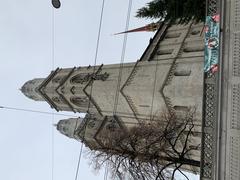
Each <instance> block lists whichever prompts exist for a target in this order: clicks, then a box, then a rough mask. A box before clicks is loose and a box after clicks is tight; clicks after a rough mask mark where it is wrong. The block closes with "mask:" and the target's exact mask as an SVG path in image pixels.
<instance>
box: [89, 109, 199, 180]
mask: <svg viewBox="0 0 240 180" xmlns="http://www.w3.org/2000/svg"><path fill="white" fill-rule="evenodd" d="M193 114H194V113H193V112H188V113H187V115H186V116H185V117H184V118H177V117H175V116H170V115H166V114H165V115H164V116H163V117H162V118H164V123H163V121H162V120H155V121H151V123H148V124H142V125H140V126H136V127H133V128H131V129H129V130H128V132H124V131H122V130H121V129H114V130H105V131H104V133H101V135H100V138H101V139H102V146H101V148H99V149H97V150H92V151H90V152H89V154H90V159H91V163H92V165H93V167H94V169H100V168H101V167H102V166H103V165H104V164H105V163H107V165H108V168H109V170H110V172H111V175H112V179H126V178H125V177H126V176H128V177H127V179H133V180H152V179H156V180H165V179H171V180H173V179H174V177H175V175H176V172H177V171H178V172H179V173H181V174H182V175H183V176H184V177H185V178H186V179H188V177H187V176H186V175H185V174H184V172H183V171H182V167H184V166H194V167H199V166H200V162H199V161H197V160H194V159H191V158H189V157H191V153H192V151H194V150H198V149H199V147H200V144H194V143H191V144H190V141H191V138H192V137H193V136H194V131H193V128H194V124H193V121H194V118H193ZM116 177H117V178H116Z"/></svg>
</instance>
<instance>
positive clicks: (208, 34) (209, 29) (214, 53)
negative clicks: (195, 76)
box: [204, 15, 220, 73]
mask: <svg viewBox="0 0 240 180" xmlns="http://www.w3.org/2000/svg"><path fill="white" fill-rule="evenodd" d="M219 18H220V17H219V15H215V16H207V17H206V24H205V60H204V72H208V71H211V72H213V73H214V72H216V71H218V56H219V34H220V29H219Z"/></svg>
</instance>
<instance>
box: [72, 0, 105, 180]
mask: <svg viewBox="0 0 240 180" xmlns="http://www.w3.org/2000/svg"><path fill="white" fill-rule="evenodd" d="M104 7H105V0H103V1H102V8H101V15H100V22H99V28H98V36H97V44H96V51H95V57H94V67H93V74H94V73H95V71H96V64H97V58H98V50H99V43H100V37H101V30H102V21H103V12H104ZM92 80H93V79H92ZM92 89H93V82H92V84H91V89H90V96H89V101H88V108H87V112H89V109H90V104H91V97H92ZM76 128H77V123H76V126H75V130H76ZM85 132H86V125H85V127H84V132H83V140H82V144H81V147H80V153H79V158H78V163H77V170H76V175H75V180H77V179H78V172H79V168H80V163H81V157H82V150H83V143H84V139H85Z"/></svg>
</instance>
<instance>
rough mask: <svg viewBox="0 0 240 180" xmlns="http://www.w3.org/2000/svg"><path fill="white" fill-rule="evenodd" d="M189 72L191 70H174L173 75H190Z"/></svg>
mask: <svg viewBox="0 0 240 180" xmlns="http://www.w3.org/2000/svg"><path fill="white" fill-rule="evenodd" d="M190 74H191V70H184V69H181V70H176V71H175V72H174V76H190Z"/></svg>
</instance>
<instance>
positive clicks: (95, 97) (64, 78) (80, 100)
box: [22, 23, 204, 123]
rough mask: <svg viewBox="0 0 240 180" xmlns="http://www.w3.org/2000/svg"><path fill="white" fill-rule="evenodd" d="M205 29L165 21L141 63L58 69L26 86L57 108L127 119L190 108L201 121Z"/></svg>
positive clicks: (35, 96)
mask: <svg viewBox="0 0 240 180" xmlns="http://www.w3.org/2000/svg"><path fill="white" fill-rule="evenodd" d="M202 29H203V24H194V23H189V24H187V25H171V26H170V25H169V24H163V25H162V26H161V27H160V29H159V30H158V32H157V33H156V35H155V36H154V38H153V39H152V40H151V42H150V44H149V46H148V47H147V49H146V50H145V52H144V53H143V55H142V57H141V58H140V60H138V61H137V62H133V63H124V64H113V65H98V66H95V67H91V66H89V67H73V68H65V69H61V68H57V69H56V70H55V71H53V72H52V73H51V74H50V75H49V76H48V77H47V78H45V79H44V80H42V79H37V80H33V81H29V82H27V83H26V84H25V85H24V86H23V87H22V91H23V93H24V94H25V95H26V96H28V97H29V98H32V99H34V100H45V101H46V102H48V103H49V104H50V106H51V107H52V108H55V109H56V110H57V111H73V112H82V113H87V112H88V113H92V114H100V115H105V116H112V115H117V116H119V117H121V118H122V120H123V121H124V122H129V121H130V122H134V123H137V122H141V121H145V120H152V119H156V118H157V117H158V116H159V115H160V114H161V112H162V111H168V112H169V113H171V114H182V113H184V112H185V111H187V110H188V109H189V108H191V107H195V108H196V115H197V117H198V119H199V120H201V118H202V84H203V70H202V67H203V56H204V52H203V50H204V43H203V34H202ZM32 82H34V83H32Z"/></svg>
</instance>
